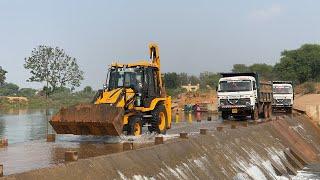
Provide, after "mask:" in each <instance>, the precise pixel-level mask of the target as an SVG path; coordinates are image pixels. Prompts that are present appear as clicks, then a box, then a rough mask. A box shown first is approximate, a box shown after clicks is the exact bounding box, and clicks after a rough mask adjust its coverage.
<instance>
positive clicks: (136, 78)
mask: <svg viewBox="0 0 320 180" xmlns="http://www.w3.org/2000/svg"><path fill="white" fill-rule="evenodd" d="M142 77H143V71H142V69H140V68H116V69H111V70H110V74H109V83H108V88H109V89H110V90H112V89H116V88H122V87H125V88H141V87H142ZM107 81H108V80H107Z"/></svg>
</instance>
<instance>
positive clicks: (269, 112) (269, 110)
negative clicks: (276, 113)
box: [268, 103, 272, 118]
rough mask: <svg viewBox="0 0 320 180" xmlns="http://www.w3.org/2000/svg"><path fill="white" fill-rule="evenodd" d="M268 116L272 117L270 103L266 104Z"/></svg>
mask: <svg viewBox="0 0 320 180" xmlns="http://www.w3.org/2000/svg"><path fill="white" fill-rule="evenodd" d="M268 118H272V105H271V103H270V104H269V105H268Z"/></svg>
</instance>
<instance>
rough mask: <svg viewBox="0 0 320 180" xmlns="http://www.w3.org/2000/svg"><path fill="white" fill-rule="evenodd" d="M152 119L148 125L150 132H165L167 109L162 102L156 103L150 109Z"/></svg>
mask: <svg viewBox="0 0 320 180" xmlns="http://www.w3.org/2000/svg"><path fill="white" fill-rule="evenodd" d="M151 114H152V119H151V121H150V124H151V126H148V130H149V131H150V132H157V133H159V134H160V133H161V134H166V131H167V124H168V117H167V111H166V108H165V106H164V105H163V104H160V105H158V106H157V107H156V108H155V109H154V110H153V111H152V113H151Z"/></svg>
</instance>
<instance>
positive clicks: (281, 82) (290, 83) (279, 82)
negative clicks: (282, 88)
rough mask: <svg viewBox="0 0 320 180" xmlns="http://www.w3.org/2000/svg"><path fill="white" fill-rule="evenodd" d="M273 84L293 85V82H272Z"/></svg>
mask: <svg viewBox="0 0 320 180" xmlns="http://www.w3.org/2000/svg"><path fill="white" fill-rule="evenodd" d="M272 84H291V85H292V81H272Z"/></svg>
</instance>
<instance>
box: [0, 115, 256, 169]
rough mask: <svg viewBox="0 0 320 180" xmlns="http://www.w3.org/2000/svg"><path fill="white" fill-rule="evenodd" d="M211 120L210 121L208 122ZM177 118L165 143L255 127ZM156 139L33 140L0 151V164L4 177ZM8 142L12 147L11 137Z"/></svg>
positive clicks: (201, 118) (218, 120)
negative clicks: (70, 154)
mask: <svg viewBox="0 0 320 180" xmlns="http://www.w3.org/2000/svg"><path fill="white" fill-rule="evenodd" d="M209 116H210V117H211V121H208V120H207V119H208V117H209ZM175 118H176V116H175V117H174V118H173V124H172V128H171V129H170V130H168V131H167V135H166V136H165V139H171V138H176V137H178V135H179V133H180V132H188V133H190V134H196V133H199V129H200V128H207V129H209V130H213V129H216V127H218V126H224V127H225V128H231V124H235V125H237V126H243V125H244V124H247V125H254V124H253V123H250V122H249V123H248V121H235V120H232V119H231V120H228V121H223V120H222V119H221V118H219V116H218V115H215V114H206V113H201V114H185V113H180V114H179V117H177V119H175ZM197 120H198V121H197ZM155 136H156V135H155V134H149V133H147V130H146V128H144V134H143V135H141V136H140V137H130V136H122V137H91V136H73V135H58V136H57V140H56V142H54V143H48V142H45V140H33V141H27V142H23V143H14V144H9V146H8V147H6V148H0V164H3V165H4V174H5V175H8V174H14V173H19V172H25V171H29V170H32V169H37V168H43V167H48V166H52V165H56V164H59V163H63V162H64V152H65V151H66V150H76V151H78V153H79V158H87V157H95V156H99V155H106V154H110V153H117V152H122V142H124V141H134V142H135V144H136V147H135V148H141V147H145V146H151V145H152V144H153V142H154V137H155ZM8 139H9V143H10V137H8Z"/></svg>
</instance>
